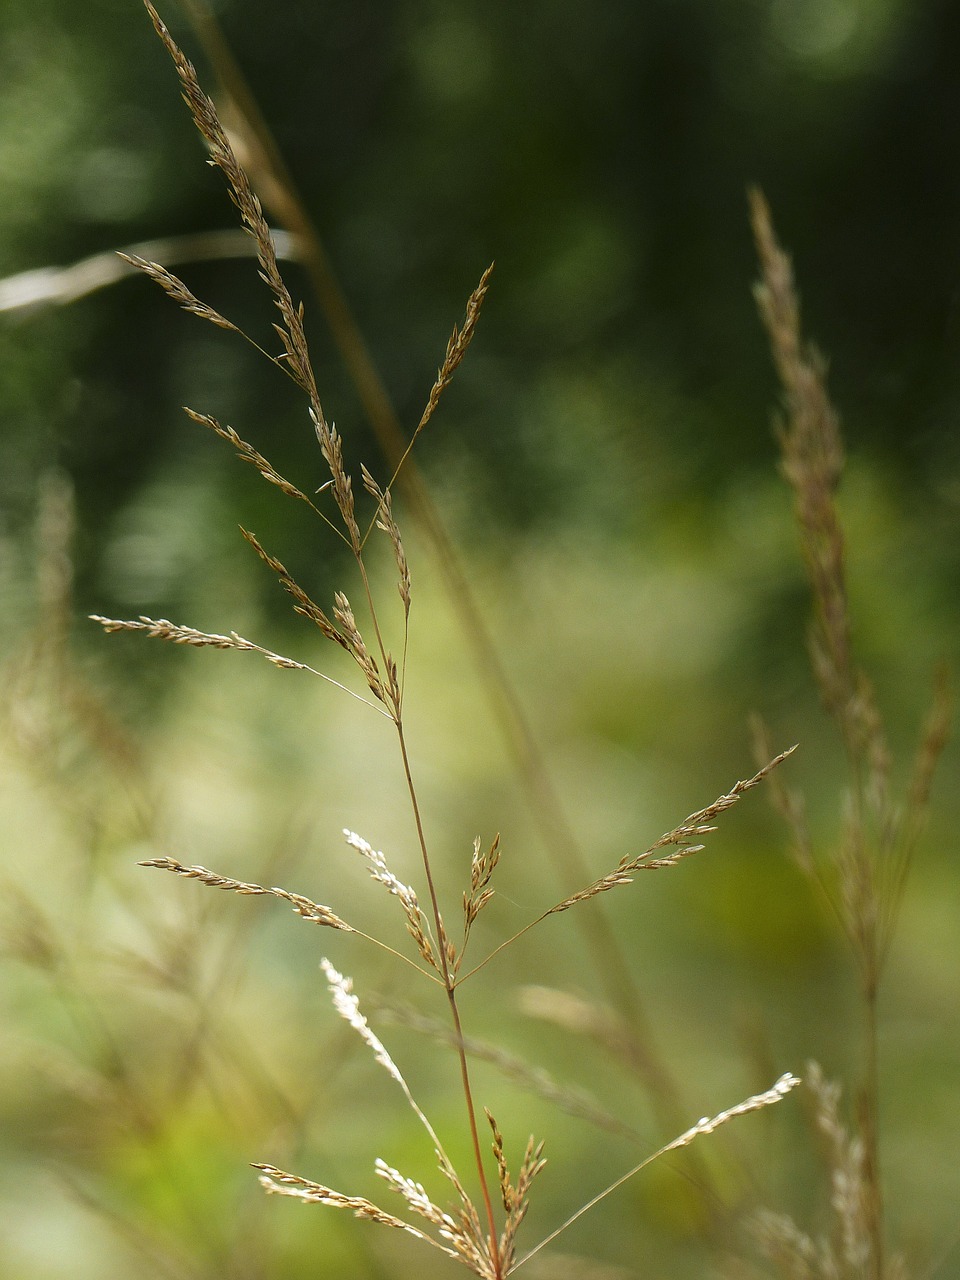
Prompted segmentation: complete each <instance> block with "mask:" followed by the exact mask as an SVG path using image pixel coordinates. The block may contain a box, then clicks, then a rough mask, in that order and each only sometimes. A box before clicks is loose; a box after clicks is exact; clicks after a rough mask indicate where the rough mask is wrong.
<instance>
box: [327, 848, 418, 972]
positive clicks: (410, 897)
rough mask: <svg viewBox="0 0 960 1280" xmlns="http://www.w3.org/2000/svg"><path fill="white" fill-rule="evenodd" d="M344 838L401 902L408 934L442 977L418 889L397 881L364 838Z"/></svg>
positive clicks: (380, 855) (373, 874) (380, 882)
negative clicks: (417, 893) (416, 890)
mask: <svg viewBox="0 0 960 1280" xmlns="http://www.w3.org/2000/svg"><path fill="white" fill-rule="evenodd" d="M343 834H344V837H345V839H346V841H347V844H348V845H350V846H351V848H353V849H356V850H357V852H358V853H359V854H360V855H361V857H363V858H365V859H366V861H367V868H368V870H369V872H370V875H371V877H372V878H373V879H374V880H376V882H377V883H378V884H382V885H383V886H384V888H386V889H387V890H388V891H389V892H390V893H392V894H393V895H394V896H395V897H396V898H398V899H399V901H400V905H401V906H402V907H403V911H404V915H405V916H406V918H407V931H408V932H409V934H410V936H411V938H413V940H414V942H415V943H416V944H417V950H418V951H419V952H420V954H421V956H422V957H423V958H424V960H426V962H427V964H429V965H430V967H431V968H433V969H436V971H437V972H438V973H440V972H441V971H442V970H441V967H440V964H439V961H438V960H437V953H436V950H435V948H434V944H433V940H432V939H431V937H430V928H429V925H428V924H427V920H426V917H425V916H424V914H423V910H422V908H421V906H420V900H419V899H418V897H417V895H416V892H415V891H414V889H412V888H411V886H410V885H408V884H404V883H403V881H402V880H398V879H397V877H396V876H395V875H394V874H393V872H392V871H391V870H390V869H389V867H388V866H387V863H386V859H385V858H384V856H383V854H382V853H380V852H379V851H378V850H376V849H374V848H373V846H372V845H370V844H368V843H367V841H366V840H364V839H363V837H362V836H358V835H357V833H356V832H355V831H348V830H346V829H345V830H344V833H343Z"/></svg>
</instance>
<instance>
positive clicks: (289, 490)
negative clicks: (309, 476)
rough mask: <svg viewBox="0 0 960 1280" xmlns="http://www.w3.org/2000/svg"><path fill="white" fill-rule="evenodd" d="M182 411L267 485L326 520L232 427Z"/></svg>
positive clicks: (201, 415) (295, 487)
mask: <svg viewBox="0 0 960 1280" xmlns="http://www.w3.org/2000/svg"><path fill="white" fill-rule="evenodd" d="M183 411H184V413H185V414H186V415H187V417H188V418H190V419H191V420H192V421H193V422H196V423H197V425H198V426H201V427H208V428H209V429H210V430H211V431H212V432H214V434H215V435H218V436H219V437H220V439H221V440H225V441H226V442H227V444H229V445H232V446H233V448H234V449H235V450H236V451H237V456H238V457H239V458H241V459H242V460H243V461H244V462H249V463H250V465H251V466H253V467H255V468H256V469H257V471H259V472H260V474H261V475H262V476H263V478H264V480H266V481H267V482H268V484H272V485H276V487H277V488H278V489H279V490H280V492H281V493H285V494H286V495H287V497H288V498H296V499H298V501H300V502H305V503H306V504H307V506H308V507H309V508H310V509H311V511H315V512H316V513H317V515H319V516H320V517H321V519H324V520H326V516H324V515H323V513H322V512H321V511H319V510H318V509H317V507H316V506H315V504H314V503H313V502H312V501H311V500H310V498H308V497H307V495H306V494H305V493H303V492H301V490H300V489H298V488H297V486H296V485H295V484H291V483H290V481H289V480H287V479H285V478H284V477H283V476H282V475H281V474H280V472H279V471H277V469H276V468H275V467H274V466H272V464H271V463H269V462H268V461H267V459H266V458H265V457H264V456H263V454H262V453H260V452H259V450H257V449H255V448H254V447H253V445H252V444H248V443H247V441H246V440H243V439H241V437H240V436H239V435H238V434H237V433H236V431H234V429H233V427H231V426H223V425H222V423H220V422H218V421H217V419H216V418H215V417H214V416H213V415H212V414H209V413H198V412H197V411H196V410H195V409H188V408H187V407H186V406H184V410H183ZM328 523H329V521H328Z"/></svg>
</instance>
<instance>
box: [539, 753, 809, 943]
mask: <svg viewBox="0 0 960 1280" xmlns="http://www.w3.org/2000/svg"><path fill="white" fill-rule="evenodd" d="M794 751H796V747H795V746H794V747H788V748H787V750H786V751H781V752H780V754H779V755H777V756H774V758H773V759H772V760H770V761H769V762H768V763H767V764H765V765H764V766H763V768H762V769H760V770H759V771H758V772H757V773H755V774H754V775H753V777H752V778H747V779H746V780H745V781H742V782H737V783H735V784H734V785H733V786H732V787H731V788H730V790H729V791H728V792H726V793H725V794H724V795H722V796H719V797H718V798H717V799H716V800H714V802H713V803H712V804H709V805H707V807H706V808H705V809H698V810H697V812H696V813H691V814H690V816H689V817H687V818H685V819H684V820H683V822H681V823H680V824H679V826H676V827H674V828H673V830H672V831H667V832H665V833H664V835H662V836H661V837H660V839H659V840H657V841H655V842H654V843H653V844H652V845H650V847H649V848H648V849H645V850H644V852H643V853H639V854H636V855H634V856H633V857H629V856H625V857H623V858H621V859H620V863H619V865H618V866H617V869H616V870H615V871H611V872H610V873H609V874H608V875H605V876H601V877H600V879H599V880H595V881H594V882H593V884H591V885H588V886H587V888H586V889H581V890H580V891H579V893H574V894H572V895H571V896H570V897H569V898H565V899H564V900H563V902H558V903H557V905H556V906H555V907H551V908H550V910H549V911H548V912H546V914H545V915H544V916H543V917H541V918H542V919H546V917H547V916H552V915H558V914H559V913H560V912H561V911H569V909H570V908H571V907H575V906H577V905H578V904H579V903H581V902H587V901H589V899H590V898H595V897H596V896H597V894H600V893H606V892H607V891H608V890H610V889H616V888H618V887H619V886H620V885H622V884H631V883H632V881H633V876H634V874H635V872H637V871H656V870H659V869H660V868H663V867H673V866H676V864H677V863H678V862H680V861H681V859H683V858H687V857H689V856H690V854H693V853H700V852H701V850H702V849H703V848H704V847H705V846H704V845H703V844H699V843H698V844H691V843H689V842H690V841H691V840H693V839H695V837H697V836H703V835H708V834H709V833H710V832H712V831H716V829H717V828H716V826H715V825H714V819H715V818H718V817H719V816H720V814H722V813H725V812H726V811H727V809H730V808H732V807H733V806H734V805H735V804H736V803H737V801H738V800H739V799H740V797H741V796H742V795H743V794H744V793H745V792H747V791H750V790H751V789H752V788H753V787H756V786H758V785H759V783H761V782H762V781H763V780H764V778H766V777H767V776H768V774H770V773H771V772H772V771H773V770H774V769H776V768H777V766H778V765H780V764H782V763H783V762H784V760H786V759H787V757H788V756H791V755H793V753H794ZM670 845H676V846H678V848H677V850H676V852H674V853H671V854H668V855H667V856H666V857H663V858H654V857H653V854H655V853H656V852H657V851H658V850H660V849H665V848H668V847H669V846H670Z"/></svg>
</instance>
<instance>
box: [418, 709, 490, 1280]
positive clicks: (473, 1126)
mask: <svg viewBox="0 0 960 1280" xmlns="http://www.w3.org/2000/svg"><path fill="white" fill-rule="evenodd" d="M395 723H396V726H397V738H398V739H399V742H400V754H401V756H402V757H403V772H404V777H405V778H406V782H407V790H408V792H409V794H410V803H411V805H412V806H413V816H414V821H415V822H416V825H417V839H418V840H419V842H420V853H421V855H422V857H423V870H424V875H425V876H426V878H427V888H428V890H429V893H430V904H431V906H432V908H433V918H434V923H435V924H436V929H437V951H438V952H439V957H440V972H441V974H442V976H443V985H444V987H445V988H446V992H447V1000H448V1001H449V1004H450V1015H451V1017H452V1018H453V1025H454V1030H455V1032H456V1049H457V1056H458V1058H459V1059H460V1078H461V1080H462V1082H463V1096H464V1098H465V1100H466V1104H467V1115H468V1118H469V1121H470V1140H471V1142H472V1144H473V1156H474V1160H475V1161H476V1165H477V1173H478V1174H479V1176H480V1190H481V1192H482V1194H483V1203H484V1208H485V1209H486V1214H487V1223H488V1225H489V1231H490V1260H491V1262H492V1263H493V1268H494V1274H495V1275H496V1278H497V1280H502V1277H503V1268H502V1264H501V1260H500V1249H499V1246H498V1244H497V1224H496V1219H495V1218H494V1214H493V1202H492V1200H491V1198H490V1187H489V1185H488V1183H487V1174H486V1170H485V1168H484V1165H483V1155H482V1154H481V1151H480V1135H479V1133H478V1131H477V1114H476V1107H475V1106H474V1102H473V1090H472V1089H471V1087H470V1072H469V1070H468V1068H467V1051H466V1048H465V1045H464V1039H463V1027H462V1025H461V1022H460V1010H459V1009H458V1008H457V996H456V991H455V989H454V988H455V982H454V978H453V974H452V973H451V971H450V964H449V962H448V960H447V948H446V934H445V932H444V928H443V920H442V918H441V915H440V902H439V899H438V898H437V890H436V886H435V885H434V882H433V871H432V869H431V867H430V857H429V854H428V853H427V842H426V837H425V836H424V833H423V820H422V819H421V816H420V805H419V803H418V801H417V792H416V788H415V787H414V785H413V775H412V774H411V772H410V760H409V757H408V756H407V744H406V740H405V738H404V734H403V722H402V721H401V720H400V718H399V716H398V717H397V720H396V721H395Z"/></svg>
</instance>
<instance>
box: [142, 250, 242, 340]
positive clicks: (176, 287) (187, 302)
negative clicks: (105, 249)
mask: <svg viewBox="0 0 960 1280" xmlns="http://www.w3.org/2000/svg"><path fill="white" fill-rule="evenodd" d="M117 257H118V258H121V259H122V260H123V261H124V262H126V263H129V265H130V266H131V267H136V268H137V270H138V271H142V272H143V274H144V275H145V276H148V277H149V278H150V279H151V280H153V281H154V282H155V283H156V284H158V285H159V286H160V288H161V289H162V290H163V291H164V293H165V294H166V295H167V297H168V298H172V299H173V301H174V302H175V303H176V304H177V305H178V306H180V307H182V308H183V309H184V311H188V312H189V313H190V314H191V315H194V316H197V317H199V319H201V320H209V321H210V323H211V324H215V325H216V326H217V328H218V329H227V330H230V331H231V332H233V333H240V332H241V331H240V329H238V328H237V326H236V325H235V324H234V323H233V322H232V321H231V320H228V319H227V318H226V317H225V316H222V315H221V314H220V312H219V311H215V310H214V309H213V307H211V306H209V305H208V303H206V302H201V301H200V299H199V298H198V297H196V296H195V295H194V294H192V293H191V292H190V290H189V289H188V288H187V286H186V285H185V284H184V283H183V281H182V280H181V279H180V278H179V277H178V276H175V275H174V274H173V272H172V271H168V270H167V268H166V267H162V266H161V265H160V263H159V262H148V261H147V259H146V258H140V257H137V255H136V254H133V253H118V254H117Z"/></svg>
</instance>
